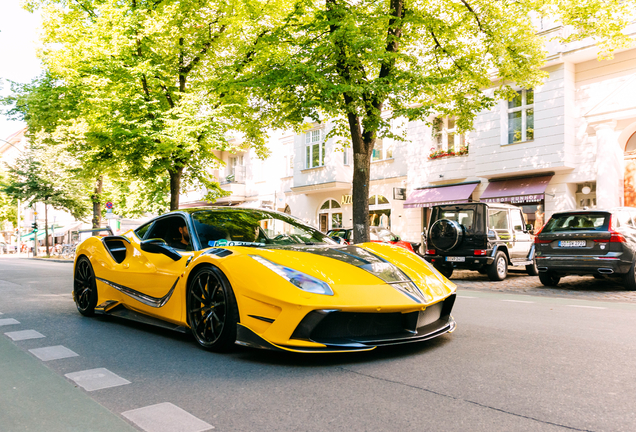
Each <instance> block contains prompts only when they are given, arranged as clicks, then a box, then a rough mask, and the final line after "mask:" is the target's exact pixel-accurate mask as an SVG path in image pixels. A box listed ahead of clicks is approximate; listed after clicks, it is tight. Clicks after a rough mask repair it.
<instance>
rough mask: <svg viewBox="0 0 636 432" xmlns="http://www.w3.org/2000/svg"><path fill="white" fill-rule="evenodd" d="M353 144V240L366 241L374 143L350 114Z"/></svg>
mask: <svg viewBox="0 0 636 432" xmlns="http://www.w3.org/2000/svg"><path fill="white" fill-rule="evenodd" d="M347 117H348V120H349V130H350V131H351V144H352V146H353V242H354V243H365V242H368V241H369V240H370V237H369V178H370V170H371V152H372V151H373V144H374V142H375V140H373V141H371V142H365V140H364V139H363V136H362V130H361V127H360V119H359V118H358V116H356V115H354V114H348V116H347Z"/></svg>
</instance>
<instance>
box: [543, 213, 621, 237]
mask: <svg viewBox="0 0 636 432" xmlns="http://www.w3.org/2000/svg"><path fill="white" fill-rule="evenodd" d="M608 225H609V215H608V214H605V213H586V214H559V215H554V216H553V217H552V218H551V219H550V220H549V221H548V223H547V224H546V225H545V227H544V228H543V230H542V231H541V233H551V232H558V231H572V230H586V231H590V230H595V231H605V230H607V227H608Z"/></svg>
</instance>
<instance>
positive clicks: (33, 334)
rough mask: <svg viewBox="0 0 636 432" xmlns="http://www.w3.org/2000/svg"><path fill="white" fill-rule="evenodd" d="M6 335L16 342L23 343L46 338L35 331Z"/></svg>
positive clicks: (8, 333)
mask: <svg viewBox="0 0 636 432" xmlns="http://www.w3.org/2000/svg"><path fill="white" fill-rule="evenodd" d="M5 334H6V335H7V336H9V337H10V338H11V340H14V341H21V340H27V339H39V338H43V337H44V335H43V334H42V333H40V332H37V331H35V330H22V331H16V332H7V333H5Z"/></svg>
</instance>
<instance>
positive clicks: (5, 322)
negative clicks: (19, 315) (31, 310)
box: [0, 318, 20, 326]
mask: <svg viewBox="0 0 636 432" xmlns="http://www.w3.org/2000/svg"><path fill="white" fill-rule="evenodd" d="M11 324H20V321H18V320H14V319H13V318H5V319H0V326H5V325H11Z"/></svg>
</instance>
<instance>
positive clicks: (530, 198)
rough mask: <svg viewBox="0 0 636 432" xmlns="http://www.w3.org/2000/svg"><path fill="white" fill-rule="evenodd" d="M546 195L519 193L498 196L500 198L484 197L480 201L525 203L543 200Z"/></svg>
mask: <svg viewBox="0 0 636 432" xmlns="http://www.w3.org/2000/svg"><path fill="white" fill-rule="evenodd" d="M544 197H545V195H544V194H535V195H518V196H513V197H498V198H484V199H482V200H480V201H482V202H489V203H496V202H502V203H510V204H525V203H536V202H541V201H543V198H544Z"/></svg>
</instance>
